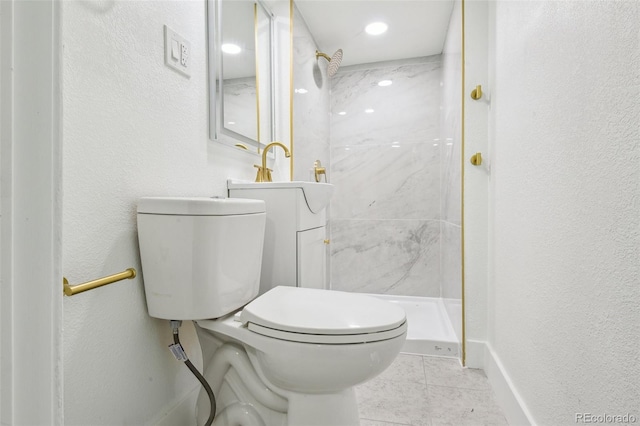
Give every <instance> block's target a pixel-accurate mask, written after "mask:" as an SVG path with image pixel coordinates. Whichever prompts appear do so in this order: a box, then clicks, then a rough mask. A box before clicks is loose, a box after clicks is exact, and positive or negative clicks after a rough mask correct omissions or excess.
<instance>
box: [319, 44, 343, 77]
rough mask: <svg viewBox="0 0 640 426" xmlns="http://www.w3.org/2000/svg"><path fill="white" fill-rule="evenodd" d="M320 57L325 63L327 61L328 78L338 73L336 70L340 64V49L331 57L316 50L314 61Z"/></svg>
mask: <svg viewBox="0 0 640 426" xmlns="http://www.w3.org/2000/svg"><path fill="white" fill-rule="evenodd" d="M320 57H322V58H325V59H326V60H327V61H329V67H328V68H327V73H328V74H329V77H333V76H334V75H335V73H336V72H338V68H339V67H340V63H341V62H342V49H338V50H336V53H334V54H333V56H329V55H327V54H326V53H322V52H320V51H318V50H316V59H318V58H320Z"/></svg>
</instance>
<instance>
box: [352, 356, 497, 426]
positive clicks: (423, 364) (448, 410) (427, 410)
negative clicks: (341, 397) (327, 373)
mask: <svg viewBox="0 0 640 426" xmlns="http://www.w3.org/2000/svg"><path fill="white" fill-rule="evenodd" d="M356 396H357V399H358V409H359V411H360V422H361V426H389V425H391V426H393V425H412V426H441V425H442V426H444V425H451V426H465V425H469V426H471V425H474V426H475V425H487V426H506V425H508V423H507V420H506V419H505V417H504V415H503V413H502V410H501V409H500V407H499V406H498V405H497V403H496V402H495V399H494V394H493V391H492V390H491V387H490V386H489V382H488V381H487V378H486V376H485V375H484V372H483V371H482V370H474V369H468V368H466V369H463V368H462V367H461V366H460V363H459V362H458V360H455V359H450V358H437V357H430V356H421V355H409V354H400V355H399V356H398V358H397V359H396V360H395V361H394V363H393V364H391V366H390V367H389V368H388V369H387V370H386V371H385V372H384V373H382V374H381V375H380V376H378V377H376V378H375V379H373V380H372V381H370V382H368V383H365V384H363V385H361V386H358V387H357V388H356Z"/></svg>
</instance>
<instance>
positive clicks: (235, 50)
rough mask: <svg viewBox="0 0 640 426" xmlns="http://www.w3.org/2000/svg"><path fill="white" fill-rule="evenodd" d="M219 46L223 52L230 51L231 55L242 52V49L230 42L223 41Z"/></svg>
mask: <svg viewBox="0 0 640 426" xmlns="http://www.w3.org/2000/svg"><path fill="white" fill-rule="evenodd" d="M220 48H221V49H222V51H223V52H224V53H230V54H232V55H237V54H238V53H240V52H242V49H241V48H240V46H238V45H237V44H232V43H225V44H223V45H222V46H220Z"/></svg>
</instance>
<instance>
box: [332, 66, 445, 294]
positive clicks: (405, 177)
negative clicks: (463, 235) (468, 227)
mask: <svg viewBox="0 0 640 426" xmlns="http://www.w3.org/2000/svg"><path fill="white" fill-rule="evenodd" d="M381 80H391V81H392V82H393V84H391V85H389V86H384V87H381V86H379V85H378V82H380V81H381ZM440 82H441V58H440V56H439V55H437V56H430V57H424V58H414V59H409V60H404V61H391V62H381V63H375V64H366V65H358V66H353V67H344V68H341V69H340V70H339V71H338V73H337V74H336V76H334V77H333V79H332V80H331V160H330V161H331V174H332V175H331V181H332V183H334V184H335V187H336V190H335V194H334V197H333V199H332V203H331V240H332V243H331V287H332V288H333V289H335V290H344V291H354V292H363V293H377V294H394V295H406V296H430V297H439V296H440V235H441V226H440V218H441V205H440V204H441V203H440V199H441V194H440V192H441V188H440V179H441V176H440V162H441V158H440V157H441V153H440V150H441V144H440V143H439V139H440V137H441V134H440V132H441V130H440V105H441V94H440V91H441V87H440V86H441V83H440Z"/></svg>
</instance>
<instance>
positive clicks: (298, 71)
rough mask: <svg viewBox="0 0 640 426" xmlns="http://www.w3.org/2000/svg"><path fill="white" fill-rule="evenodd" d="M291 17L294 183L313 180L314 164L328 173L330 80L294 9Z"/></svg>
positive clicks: (324, 63)
mask: <svg viewBox="0 0 640 426" xmlns="http://www.w3.org/2000/svg"><path fill="white" fill-rule="evenodd" d="M293 16H294V18H293V19H294V21H293V58H294V61H295V62H294V66H293V87H294V93H293V103H294V105H295V110H294V117H293V140H294V143H293V148H294V152H295V153H294V165H293V180H313V179H315V177H314V175H313V173H312V170H313V163H314V161H316V160H320V161H321V162H322V165H323V166H324V167H325V168H326V169H327V173H329V172H330V168H329V114H328V111H329V80H328V77H327V73H326V71H327V67H326V62H322V61H323V60H321V61H320V62H319V61H317V60H316V49H317V48H316V43H315V41H314V40H313V36H312V35H311V32H310V31H309V28H308V27H307V24H306V23H305V21H304V19H303V18H302V15H300V12H299V11H298V8H297V7H294V15H293ZM327 178H330V176H327Z"/></svg>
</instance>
